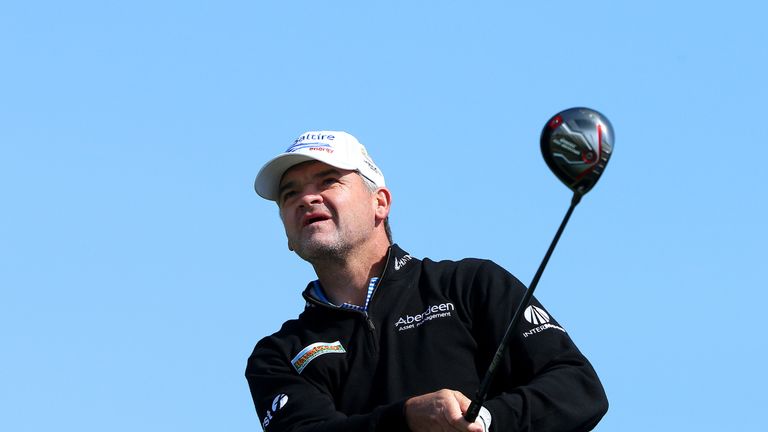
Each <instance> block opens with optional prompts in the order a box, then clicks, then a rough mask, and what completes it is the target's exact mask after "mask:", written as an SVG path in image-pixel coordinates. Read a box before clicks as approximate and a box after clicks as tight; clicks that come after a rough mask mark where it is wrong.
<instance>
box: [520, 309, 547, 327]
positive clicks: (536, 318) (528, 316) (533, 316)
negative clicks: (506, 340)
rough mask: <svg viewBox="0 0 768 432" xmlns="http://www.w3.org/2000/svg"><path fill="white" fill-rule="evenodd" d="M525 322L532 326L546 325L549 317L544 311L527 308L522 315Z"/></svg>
mask: <svg viewBox="0 0 768 432" xmlns="http://www.w3.org/2000/svg"><path fill="white" fill-rule="evenodd" d="M523 316H524V317H525V320H526V321H528V322H529V323H531V324H533V325H539V324H546V323H548V322H549V315H548V314H547V313H546V312H545V311H544V309H542V308H539V307H536V306H528V307H527V308H526V309H525V313H524V314H523Z"/></svg>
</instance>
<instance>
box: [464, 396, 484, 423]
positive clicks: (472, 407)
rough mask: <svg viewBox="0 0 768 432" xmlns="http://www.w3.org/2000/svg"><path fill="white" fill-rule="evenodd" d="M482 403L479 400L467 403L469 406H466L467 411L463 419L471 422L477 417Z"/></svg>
mask: <svg viewBox="0 0 768 432" xmlns="http://www.w3.org/2000/svg"><path fill="white" fill-rule="evenodd" d="M482 407H483V405H482V404H481V403H480V402H477V401H474V400H473V401H472V403H471V404H469V408H467V413H466V414H464V420H466V421H468V422H470V423H472V422H474V421H475V419H476V418H477V416H478V414H480V408H482Z"/></svg>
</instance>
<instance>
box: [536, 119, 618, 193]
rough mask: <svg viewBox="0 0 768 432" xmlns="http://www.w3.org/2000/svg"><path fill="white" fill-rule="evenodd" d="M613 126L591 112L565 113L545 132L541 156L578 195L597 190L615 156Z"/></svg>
mask: <svg viewBox="0 0 768 432" xmlns="http://www.w3.org/2000/svg"><path fill="white" fill-rule="evenodd" d="M613 141H614V134H613V126H611V122H609V121H608V119H607V118H606V117H605V116H604V115H602V114H600V113H599V112H597V111H595V110H593V109H589V108H570V109H567V110H565V111H561V112H559V113H557V114H555V115H554V116H552V118H551V119H549V121H548V122H547V124H546V125H544V129H543V130H542V131H541V153H542V155H543V156H544V161H545V162H546V163H547V166H549V169H551V170H552V172H553V173H555V175H556V176H557V178H559V179H560V181H562V182H563V183H565V185H566V186H568V187H569V188H570V189H571V190H572V191H573V192H574V193H575V194H577V195H579V196H581V195H584V194H586V193H587V192H589V191H590V190H591V189H592V187H594V186H595V183H597V180H598V179H599V178H600V176H601V175H602V174H603V171H604V170H605V166H606V165H607V164H608V159H610V158H611V153H612V152H613Z"/></svg>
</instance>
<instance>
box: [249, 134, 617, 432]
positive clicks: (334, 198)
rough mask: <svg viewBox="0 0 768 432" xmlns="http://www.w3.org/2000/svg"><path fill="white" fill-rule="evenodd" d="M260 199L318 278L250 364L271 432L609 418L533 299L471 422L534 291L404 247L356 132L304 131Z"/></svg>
mask: <svg viewBox="0 0 768 432" xmlns="http://www.w3.org/2000/svg"><path fill="white" fill-rule="evenodd" d="M255 188H256V192H257V193H258V194H259V195H261V196H262V197H264V198H266V199H268V200H273V201H275V202H276V203H277V205H278V208H279V210H280V218H281V220H282V222H283V225H284V227H285V233H286V236H287V238H288V248H289V249H290V250H292V251H294V252H296V254H297V255H298V256H299V257H301V258H302V259H304V260H306V261H308V262H309V263H310V264H311V265H312V266H313V267H314V270H315V272H316V274H317V277H318V279H317V280H316V281H313V282H310V283H309V285H308V286H307V288H306V289H305V291H304V293H303V295H304V298H305V300H306V301H307V306H306V307H305V309H304V311H303V312H302V313H301V315H300V316H299V317H298V319H295V320H290V321H287V322H286V323H285V324H284V325H283V326H282V328H281V329H280V330H279V331H278V332H277V333H275V334H273V335H272V336H269V337H266V338H264V339H262V340H261V341H260V342H259V343H258V344H257V345H256V348H255V349H254V351H253V354H252V355H251V357H250V358H249V359H248V366H247V368H246V377H247V379H248V384H249V386H250V390H251V394H252V396H253V401H254V404H255V405H256V410H257V413H258V415H259V417H260V419H261V421H262V426H263V428H264V430H265V431H408V430H412V431H447V430H450V431H466V432H483V431H486V432H487V431H489V430H490V431H518V430H519V431H523V430H526V431H582V430H591V429H592V428H593V427H594V426H595V425H596V424H597V422H598V421H599V420H600V419H601V418H602V416H603V415H604V413H605V411H606V410H607V408H608V403H607V400H606V398H605V394H604V392H603V388H602V386H601V384H600V381H599V380H598V378H597V375H596V374H595V372H594V370H593V369H592V367H591V366H590V364H589V362H588V361H587V359H586V358H584V356H583V355H582V354H581V353H580V352H579V351H578V349H577V348H576V346H575V345H574V344H573V342H572V341H571V340H570V338H569V337H568V335H567V334H566V333H565V330H564V329H563V328H562V327H560V326H559V325H558V324H557V322H556V321H555V320H554V319H552V317H551V316H549V315H548V313H547V312H546V311H545V310H544V308H543V307H542V306H541V304H539V303H538V301H536V300H535V299H533V300H532V302H531V306H530V307H529V309H528V310H526V314H525V316H526V321H525V322H523V323H522V324H521V326H520V327H521V328H519V329H518V330H516V334H515V336H514V337H513V338H512V340H511V342H510V345H509V350H508V352H507V355H506V356H505V358H504V359H503V360H502V363H501V365H500V366H499V369H498V370H497V373H496V377H495V381H494V385H493V386H492V388H491V391H490V393H489V398H488V400H486V402H485V403H484V406H483V409H482V411H481V414H480V416H479V417H478V419H477V420H476V421H475V422H474V423H472V424H470V423H468V422H467V421H466V420H464V418H463V413H464V412H465V411H466V409H467V407H468V406H469V403H470V400H469V399H468V397H469V396H471V395H473V394H474V392H476V391H477V389H478V387H479V385H480V380H481V379H482V377H483V375H484V374H485V371H486V369H487V367H488V365H489V363H490V361H491V358H492V356H493V354H494V352H495V350H496V347H497V345H498V343H499V341H500V340H501V338H502V336H503V334H504V331H505V330H506V327H507V325H508V323H509V321H510V319H511V316H512V314H513V312H514V310H515V308H516V306H517V304H518V303H519V301H520V299H521V298H522V296H523V294H524V292H525V287H524V286H523V285H522V284H521V283H520V282H519V281H518V280H517V279H515V278H514V277H513V276H512V275H510V274H509V273H508V272H506V271H505V270H503V269H502V268H500V267H499V266H498V265H496V264H494V263H493V262H491V261H486V260H478V259H465V260H462V261H458V262H453V261H441V262H435V261H432V260H429V259H427V258H425V259H423V260H420V259H417V258H415V257H413V256H412V255H410V254H408V253H407V252H405V251H404V250H403V249H401V248H400V247H399V246H397V245H395V244H393V243H392V240H391V233H390V231H389V221H388V216H389V211H390V207H391V203H392V197H391V193H390V191H389V190H388V189H387V187H386V185H385V183H384V175H383V174H382V172H381V170H380V169H379V168H378V167H377V166H376V164H375V163H374V162H373V160H372V159H371V158H370V156H369V155H368V153H367V152H366V150H365V147H363V145H361V144H360V143H359V142H358V141H357V139H355V138H354V137H353V136H352V135H349V134H347V133H345V132H336V131H312V132H307V133H305V134H302V135H301V136H300V137H299V138H298V139H296V140H295V141H294V143H293V145H291V146H290V147H289V148H288V149H287V150H286V151H285V152H284V153H282V154H280V155H279V156H277V157H276V158H274V159H272V160H271V161H269V162H268V163H267V164H266V165H264V167H263V168H262V169H261V170H260V171H259V173H258V175H257V177H256V183H255Z"/></svg>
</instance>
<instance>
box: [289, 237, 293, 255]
mask: <svg viewBox="0 0 768 432" xmlns="http://www.w3.org/2000/svg"><path fill="white" fill-rule="evenodd" d="M288 250H289V251H291V252H293V246H291V241H290V240H288Z"/></svg>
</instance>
